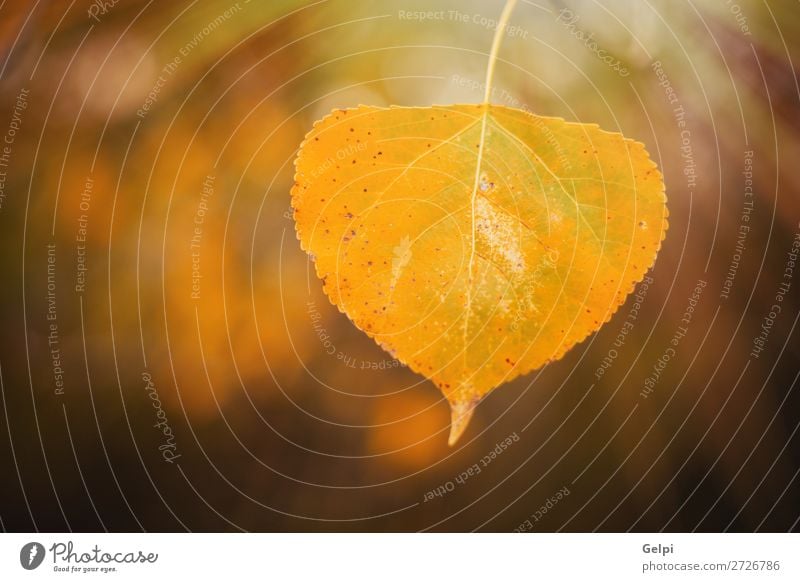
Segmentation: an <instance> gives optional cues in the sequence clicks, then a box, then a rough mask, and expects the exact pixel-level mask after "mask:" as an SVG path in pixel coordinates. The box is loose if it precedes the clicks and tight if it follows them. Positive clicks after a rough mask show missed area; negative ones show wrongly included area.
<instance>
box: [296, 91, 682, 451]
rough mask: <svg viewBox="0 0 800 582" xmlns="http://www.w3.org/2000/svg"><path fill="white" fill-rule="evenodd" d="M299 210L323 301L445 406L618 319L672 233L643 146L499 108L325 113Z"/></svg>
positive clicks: (307, 157)
mask: <svg viewBox="0 0 800 582" xmlns="http://www.w3.org/2000/svg"><path fill="white" fill-rule="evenodd" d="M295 166H296V177H295V185H294V187H293V189H292V206H293V208H294V217H295V221H296V227H297V234H298V238H299V239H300V242H301V245H302V247H303V249H305V250H306V251H307V252H308V253H309V254H310V255H311V256H312V259H313V260H314V261H315V264H316V271H317V275H318V276H319V277H320V278H321V279H322V281H323V284H324V288H325V292H326V294H327V295H328V297H329V298H330V300H331V301H332V302H333V303H334V304H335V305H336V306H337V307H338V308H339V309H340V310H341V311H342V312H344V313H346V314H347V315H348V317H349V318H350V319H351V320H352V321H353V322H354V323H355V325H356V326H358V327H359V328H360V329H362V330H364V331H365V332H366V333H367V334H368V335H369V336H371V337H372V338H374V339H375V341H377V342H378V344H379V345H381V346H382V347H383V348H384V349H385V350H387V351H388V352H389V353H390V354H392V355H393V356H394V357H396V358H398V359H399V360H401V361H402V362H403V363H405V364H407V365H408V366H409V367H411V368H412V369H413V370H415V371H416V372H419V373H420V374H423V375H425V376H427V377H428V378H430V379H431V380H433V381H434V382H435V383H436V385H437V386H438V387H439V388H440V389H441V390H442V392H443V393H444V395H445V396H446V397H447V399H448V401H449V402H450V405H451V409H452V415H453V421H452V426H451V438H450V441H451V443H452V442H455V440H456V439H457V438H458V436H459V435H460V434H461V432H462V431H463V430H464V428H465V427H466V424H467V422H468V421H469V418H470V416H471V414H472V410H473V408H474V406H475V404H476V403H477V402H478V400H479V399H480V398H481V397H483V396H484V395H486V394H487V393H488V392H490V391H491V390H492V389H494V388H495V387H497V386H499V385H500V384H502V383H503V382H507V381H509V380H511V379H513V378H515V377H517V376H519V375H520V374H525V373H526V372H530V371H531V370H535V369H536V368H539V367H541V366H542V365H544V364H546V363H547V362H551V361H553V360H557V359H558V358H560V357H562V356H563V355H564V354H565V353H566V352H567V351H568V350H569V349H570V348H571V347H573V346H574V345H575V344H577V343H578V342H580V341H582V340H583V339H585V338H586V337H587V336H588V335H589V334H591V333H593V332H594V331H596V330H597V329H598V328H599V327H600V326H601V325H602V324H603V322H605V321H608V320H609V319H610V318H611V315H612V314H613V313H614V312H615V311H616V309H617V308H618V307H619V305H620V304H622V303H623V302H624V301H625V298H626V296H627V295H628V294H629V293H630V292H631V291H632V290H633V288H634V286H635V284H636V283H637V282H638V281H640V280H641V279H642V277H643V276H644V274H645V273H646V271H647V270H648V269H649V268H650V266H651V265H652V264H653V262H654V261H655V257H656V254H657V252H658V250H659V247H660V245H661V241H662V239H663V237H664V234H665V231H666V228H667V220H666V218H667V209H666V198H665V195H664V185H663V182H662V178H661V174H660V173H659V171H658V169H657V168H656V166H655V164H654V163H653V162H652V161H651V160H650V158H649V157H648V155H647V152H646V151H645V149H644V146H643V145H642V144H640V143H638V142H634V141H631V140H629V139H626V138H624V137H623V136H622V135H621V134H619V133H610V132H606V131H603V130H601V129H599V128H598V127H597V126H596V125H589V124H582V123H568V122H565V121H564V120H562V119H557V118H551V117H540V116H537V115H533V114H530V113H527V112H525V111H521V110H518V109H512V108H508V107H502V106H496V105H487V104H482V105H452V106H443V107H440V106H434V107H390V108H379V107H368V106H361V107H358V108H356V109H349V110H337V111H334V112H333V113H331V114H330V115H328V116H327V117H325V118H324V119H322V120H320V121H318V122H317V123H316V124H315V125H314V128H313V129H312V130H311V132H310V133H309V134H308V136H307V137H306V140H305V141H304V143H303V145H302V146H301V148H300V153H299V155H298V157H297V159H296V161H295Z"/></svg>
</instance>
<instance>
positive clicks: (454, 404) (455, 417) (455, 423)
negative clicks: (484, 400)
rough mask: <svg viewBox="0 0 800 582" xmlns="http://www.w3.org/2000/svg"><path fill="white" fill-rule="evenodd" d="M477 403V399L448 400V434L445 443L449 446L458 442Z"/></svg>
mask: <svg viewBox="0 0 800 582" xmlns="http://www.w3.org/2000/svg"><path fill="white" fill-rule="evenodd" d="M477 404H478V399H477V398H476V399H473V400H456V401H450V436H449V437H448V439H447V444H448V445H450V446H451V447H452V446H453V445H455V444H456V443H457V442H458V439H460V438H461V435H462V434H464V431H465V430H467V426H468V425H469V421H470V419H472V413H473V412H475V406H476V405H477Z"/></svg>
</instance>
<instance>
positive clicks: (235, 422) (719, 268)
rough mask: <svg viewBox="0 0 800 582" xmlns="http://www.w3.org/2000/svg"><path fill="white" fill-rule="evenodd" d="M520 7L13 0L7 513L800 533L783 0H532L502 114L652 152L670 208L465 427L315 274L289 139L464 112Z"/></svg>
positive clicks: (793, 44)
mask: <svg viewBox="0 0 800 582" xmlns="http://www.w3.org/2000/svg"><path fill="white" fill-rule="evenodd" d="M502 5H503V3H502V2H499V1H494V0H483V1H455V0H451V1H438V0H437V1H435V2H423V1H421V0H419V1H416V0H388V1H381V2H377V1H375V2H366V1H365V2H358V3H356V2H349V1H345V0H321V1H318V2H305V1H294V0H277V1H271V2H260V1H256V0H253V1H247V0H239V2H230V1H229V0H200V1H198V0H195V1H192V2H169V3H163V2H162V3H155V2H152V1H144V0H142V1H138V0H131V1H128V0H119V1H117V2H114V1H105V2H103V1H100V0H97V1H96V2H93V3H90V2H87V1H86V0H75V1H71V2H38V1H37V2H22V1H15V0H6V1H5V2H3V3H2V4H0V96H1V98H2V101H1V103H2V107H0V134H2V137H0V139H2V140H3V142H2V143H0V172H1V173H0V261H2V262H1V263H0V272H1V273H2V284H0V317H1V318H2V320H1V321H2V326H0V341H1V347H0V388H2V401H1V402H2V408H3V414H2V415H0V425H2V426H0V464H1V466H2V472H1V473H0V475H2V488H3V491H4V494H3V498H2V501H1V502H0V525H2V528H3V529H4V530H6V531H33V530H44V531H68V530H73V531H102V530H110V531H140V530H148V531H151V530H156V531H183V530H199V531H219V530H222V531H236V530H254V531H417V530H432V531H471V530H481V531H514V530H517V531H593V530H599V531H626V530H636V531H654V530H662V529H663V530H668V531H691V530H699V531H723V530H731V531H753V530H759V531H786V530H790V529H797V528H798V518H799V517H800V483H799V482H798V470H799V468H800V436H798V435H797V428H798V426H800V425H799V424H798V423H800V396H798V391H800V388H798V386H797V378H798V371H800V349H799V348H798V345H800V342H798V339H797V338H798V331H797V327H796V325H797V320H798V314H799V313H800V311H799V309H800V301H798V297H800V295H798V289H800V272H798V270H797V266H796V263H795V260H796V258H797V257H796V254H795V255H793V254H792V252H793V248H794V251H796V250H797V246H795V247H793V246H792V244H793V241H800V238H798V236H800V234H799V233H800V198H799V195H800V175H799V174H798V172H797V171H796V170H797V169H796V167H795V164H796V163H797V160H798V159H800V103H798V100H799V99H800V90H799V89H798V79H797V69H796V66H797V65H796V63H798V62H800V51H798V43H797V38H799V37H800V13H799V12H798V10H799V9H800V6H798V4H797V3H796V2H789V1H765V2H740V3H736V2H728V1H723V0H719V1H717V0H704V1H698V0H685V1H684V0H681V1H678V2H674V1H667V0H660V1H656V2H628V1H623V0H597V1H589V0H586V1H584V0H569V1H566V0H565V1H563V2H562V1H549V0H541V1H539V0H537V1H536V2H532V1H526V0H522V1H520V2H519V4H518V6H517V7H516V9H515V11H514V13H513V15H512V17H511V25H510V27H509V28H508V29H506V31H505V34H504V40H503V45H502V48H501V51H500V59H499V61H498V65H497V70H496V80H495V84H496V88H495V91H494V92H493V99H492V100H493V102H494V103H497V104H505V105H509V106H513V107H520V108H524V109H529V110H531V111H534V112H536V113H538V114H542V115H551V116H558V117H563V118H565V119H567V120H572V121H582V122H594V123H597V124H599V125H600V126H601V127H603V128H604V129H608V130H614V131H621V132H623V133H624V134H625V135H626V136H628V137H631V138H633V139H636V140H639V141H642V142H644V143H645V144H646V146H647V148H648V151H649V152H650V153H651V156H652V157H653V158H654V159H655V160H656V161H657V162H658V164H659V166H660V167H661V169H662V171H663V172H664V175H665V182H666V187H667V196H668V200H669V202H668V205H669V212H670V228H669V232H668V233H667V238H666V240H665V242H664V246H663V248H662V250H661V252H660V254H659V256H658V259H657V262H656V264H655V267H654V268H653V270H652V271H651V273H650V276H651V283H650V284H648V285H646V286H640V287H639V288H638V291H637V294H636V295H632V296H631V297H630V298H629V301H628V303H627V304H626V305H624V306H623V307H622V308H621V309H620V311H619V312H618V313H617V315H616V316H615V317H614V318H613V319H612V320H611V322H610V323H608V324H607V325H605V326H604V327H603V328H602V329H601V330H600V331H599V332H598V333H597V334H595V335H594V336H592V337H591V338H590V339H589V340H587V341H586V342H584V343H583V344H581V345H579V346H578V347H577V348H575V349H574V350H573V351H572V352H570V353H569V354H568V355H567V356H566V357H565V358H564V359H563V360H561V361H559V362H556V363H554V364H551V365H549V366H547V367H546V368H544V369H542V370H540V371H538V372H536V373H533V374H530V375H528V376H525V377H523V378H519V379H517V380H515V381H514V382H512V383H510V384H508V385H505V386H503V387H502V388H501V389H499V390H496V391H495V392H493V393H492V394H491V395H489V396H488V397H487V398H486V399H485V401H484V402H482V403H481V405H480V406H479V407H478V409H477V412H476V414H475V417H474V419H473V421H472V425H471V426H470V428H469V429H468V431H467V433H466V434H465V435H464V437H463V438H462V440H461V442H459V444H458V445H457V446H456V447H454V448H452V449H451V448H449V447H448V446H447V432H448V429H449V410H448V406H447V403H446V402H445V401H444V400H443V399H442V397H441V395H440V393H439V392H438V391H437V389H436V388H435V387H434V386H433V384H432V383H430V382H428V381H427V380H425V379H424V378H422V377H420V376H417V375H416V374H414V373H412V372H411V371H410V370H407V369H405V368H404V367H403V366H402V365H400V364H399V363H398V362H396V361H394V360H392V358H391V357H390V356H389V355H388V354H386V353H384V352H383V351H382V350H381V349H380V348H379V347H378V346H377V345H375V344H374V343H373V342H372V340H370V339H369V338H367V337H366V336H365V335H364V334H362V333H361V332H360V331H359V330H357V329H356V328H355V327H354V326H353V325H352V324H351V323H350V322H349V321H348V320H347V318H346V317H345V316H343V315H341V314H339V313H338V311H336V309H335V308H333V307H332V306H331V305H330V304H329V303H328V301H327V299H326V298H325V296H324V295H323V294H322V291H321V289H322V286H321V284H320V281H318V280H317V279H316V277H315V276H314V274H313V270H312V269H311V268H310V264H309V262H308V260H307V257H306V255H305V253H303V252H302V251H301V250H300V248H299V244H298V242H297V240H296V237H295V234H294V226H293V222H292V219H291V214H290V212H289V190H290V188H291V185H292V177H293V176H292V174H293V167H292V160H293V158H294V156H295V154H296V152H297V148H298V146H299V144H300V142H301V140H302V138H303V136H304V135H305V133H306V132H307V131H308V130H309V129H310V128H311V125H312V124H313V122H314V121H315V120H316V119H318V118H320V117H322V116H323V115H325V114H326V113H327V112H329V111H330V110H331V109H332V108H334V107H348V106H355V105H357V104H362V103H363V104H369V105H379V106H382V105H389V104H398V105H430V104H434V103H435V104H450V103H478V102H480V101H481V100H482V98H483V86H482V83H483V79H484V75H485V68H486V61H487V54H488V52H489V48H490V45H491V41H492V36H493V33H494V27H495V24H494V21H495V20H496V19H497V18H498V17H499V14H500V11H501V10H502ZM795 244H800V242H796V243H795ZM792 257H794V258H792ZM696 288H697V289H699V292H698V293H696V292H695V289H696ZM693 294H695V295H697V296H699V297H695V299H692V295H693ZM689 307H692V308H693V314H692V317H691V321H690V322H689V324H688V325H686V321H684V322H682V321H681V320H682V319H684V317H685V313H686V312H687V309H688V308H689ZM776 307H777V309H776ZM682 327H683V328H686V329H685V331H683V332H681V331H680V328H682ZM623 330H625V333H622V332H623ZM676 334H677V335H676ZM676 337H677V341H676V344H677V345H674V344H671V340H673V339H674V338H676ZM670 346H673V347H674V351H668V349H669V348H670ZM498 451H499V452H498ZM476 467H477V469H476Z"/></svg>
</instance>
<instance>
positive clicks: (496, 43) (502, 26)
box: [483, 0, 517, 105]
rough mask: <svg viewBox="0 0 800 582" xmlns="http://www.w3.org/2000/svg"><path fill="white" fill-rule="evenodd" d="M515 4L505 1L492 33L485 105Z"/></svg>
mask: <svg viewBox="0 0 800 582" xmlns="http://www.w3.org/2000/svg"><path fill="white" fill-rule="evenodd" d="M516 3H517V0H507V1H506V5H505V6H504V7H503V12H502V13H501V14H500V20H499V21H498V23H497V29H496V30H495V31H494V40H492V50H491V52H490V53H489V65H488V66H487V68H486V93H485V94H484V96H483V102H484V104H486V105H489V100H490V97H491V95H492V79H493V78H494V65H495V63H496V62H497V53H498V52H499V51H500V43H501V42H502V40H503V35H504V34H505V32H506V26H507V25H508V20H509V18H511V12H512V11H513V10H514V6H515V5H516Z"/></svg>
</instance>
